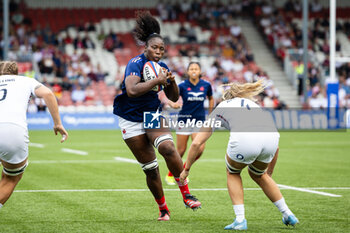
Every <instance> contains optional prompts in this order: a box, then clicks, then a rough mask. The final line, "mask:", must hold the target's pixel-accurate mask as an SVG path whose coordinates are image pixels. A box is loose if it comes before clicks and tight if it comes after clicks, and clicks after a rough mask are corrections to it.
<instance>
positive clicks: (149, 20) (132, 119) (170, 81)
mask: <svg viewBox="0 0 350 233" xmlns="http://www.w3.org/2000/svg"><path fill="white" fill-rule="evenodd" d="M159 33H160V26H159V23H158V21H157V20H156V19H155V18H154V17H153V16H152V15H151V14H150V13H149V12H139V14H138V17H137V20H136V28H135V37H136V38H137V39H138V40H139V41H141V42H144V43H145V50H144V53H142V54H140V55H138V56H136V57H134V58H132V59H131V60H130V61H129V63H128V64H127V66H126V69H125V74H124V80H123V83H122V94H120V95H118V96H117V97H116V98H115V100H114V111H113V112H114V114H116V115H118V119H119V126H120V128H121V131H122V135H123V139H124V141H125V143H126V144H127V145H128V147H129V148H130V150H131V151H132V153H133V154H134V156H135V157H136V159H137V161H138V162H139V163H140V165H141V167H142V169H143V171H144V172H145V174H146V180H147V185H148V188H149V189H150V191H151V193H152V194H153V196H154V198H155V200H156V202H157V203H158V206H159V210H160V213H159V217H158V220H159V221H167V220H169V219H170V212H169V210H168V207H167V205H166V202H165V198H164V192H163V187H162V182H161V179H160V176H159V169H158V162H157V158H156V154H155V150H154V148H153V146H154V147H155V148H156V149H157V150H158V152H159V153H160V154H161V155H162V156H163V157H164V159H165V161H166V164H167V166H168V169H169V170H170V171H171V172H172V173H173V174H174V176H175V180H176V181H177V183H178V185H179V188H180V191H181V193H182V196H183V200H184V203H185V205H186V207H190V208H192V209H197V208H200V207H201V203H200V202H199V201H198V200H197V199H196V198H195V197H194V196H193V195H191V194H190V192H189V190H188V185H187V184H182V183H180V182H179V176H180V173H181V171H182V169H183V163H182V160H181V157H180V155H179V154H178V152H177V151H176V149H175V146H174V143H173V138H172V136H171V133H170V131H169V130H168V129H165V128H164V127H163V122H161V128H160V129H145V128H144V126H143V122H144V119H143V115H144V112H156V113H154V115H153V116H154V117H156V118H158V117H159V115H158V114H159V112H158V110H159V109H160V100H159V99H158V93H157V92H156V91H153V90H152V88H154V87H155V86H157V85H163V86H164V92H165V95H166V96H167V98H168V99H170V100H171V101H174V102H175V101H177V100H178V98H179V90H178V87H177V85H176V83H175V80H174V76H173V75H172V73H171V71H169V69H168V67H167V65H166V64H165V63H163V62H160V59H161V58H162V57H163V55H164V52H165V45H164V40H163V38H162V37H161V36H160V34H159ZM147 61H153V62H157V63H158V64H159V65H160V66H161V67H162V68H163V69H165V70H166V71H165V72H161V71H160V70H159V76H158V78H156V79H153V80H150V81H147V82H145V81H144V79H143V67H144V64H145V63H146V62H147Z"/></svg>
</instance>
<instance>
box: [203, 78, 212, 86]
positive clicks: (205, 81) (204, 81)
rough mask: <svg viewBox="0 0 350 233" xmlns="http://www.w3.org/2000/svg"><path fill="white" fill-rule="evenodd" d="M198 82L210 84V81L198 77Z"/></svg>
mask: <svg viewBox="0 0 350 233" xmlns="http://www.w3.org/2000/svg"><path fill="white" fill-rule="evenodd" d="M200 82H201V83H203V84H206V85H208V86H211V83H210V82H209V81H207V80H204V79H200Z"/></svg>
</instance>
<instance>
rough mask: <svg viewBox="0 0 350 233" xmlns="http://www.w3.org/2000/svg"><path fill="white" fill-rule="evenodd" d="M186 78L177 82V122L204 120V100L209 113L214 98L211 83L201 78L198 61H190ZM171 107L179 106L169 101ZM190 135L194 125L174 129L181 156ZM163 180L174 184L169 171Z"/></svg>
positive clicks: (201, 150) (201, 151) (194, 130)
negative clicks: (178, 110)
mask: <svg viewBox="0 0 350 233" xmlns="http://www.w3.org/2000/svg"><path fill="white" fill-rule="evenodd" d="M187 76H188V79H187V80H185V81H183V82H182V83H180V84H179V90H180V96H181V98H182V102H183V104H182V108H181V110H180V112H179V117H178V122H180V121H183V122H184V123H186V122H188V121H193V120H194V122H197V121H204V120H205V109H204V101H205V98H206V97H208V100H209V109H208V110H209V113H211V111H212V110H213V107H214V98H213V91H212V88H211V84H210V83H209V82H207V81H205V80H203V79H201V66H200V64H199V62H190V63H189V65H188V67H187ZM170 106H171V107H173V108H179V107H180V105H179V104H178V103H170ZM190 135H191V138H192V140H193V139H194V138H195V137H196V135H197V133H196V129H195V127H183V128H180V127H179V128H178V129H177V131H176V146H177V151H178V152H179V154H180V156H181V158H182V157H183V155H184V154H185V151H186V148H187V142H188V139H189V136H190ZM204 147H205V144H204V143H203V145H202V146H201V148H200V152H199V153H198V157H197V159H198V158H199V157H200V156H201V155H202V153H203V150H204ZM165 181H166V183H167V184H168V185H175V179H174V176H173V174H172V173H171V171H169V173H168V174H167V176H166V177H165Z"/></svg>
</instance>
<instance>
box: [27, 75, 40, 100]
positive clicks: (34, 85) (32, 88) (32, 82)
mask: <svg viewBox="0 0 350 233" xmlns="http://www.w3.org/2000/svg"><path fill="white" fill-rule="evenodd" d="M25 78H26V79H27V80H28V83H29V87H30V92H31V93H32V95H33V96H35V97H36V95H35V89H36V88H37V87H38V86H42V85H43V84H41V83H39V82H38V81H37V80H36V79H34V78H28V77H25Z"/></svg>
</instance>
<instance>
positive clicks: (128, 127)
mask: <svg viewBox="0 0 350 233" xmlns="http://www.w3.org/2000/svg"><path fill="white" fill-rule="evenodd" d="M118 121H119V127H120V130H121V132H122V136H123V139H124V140H125V139H128V138H132V137H135V136H138V135H141V134H145V133H146V131H145V129H144V128H143V122H133V121H128V120H125V119H124V118H122V117H120V116H118Z"/></svg>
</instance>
